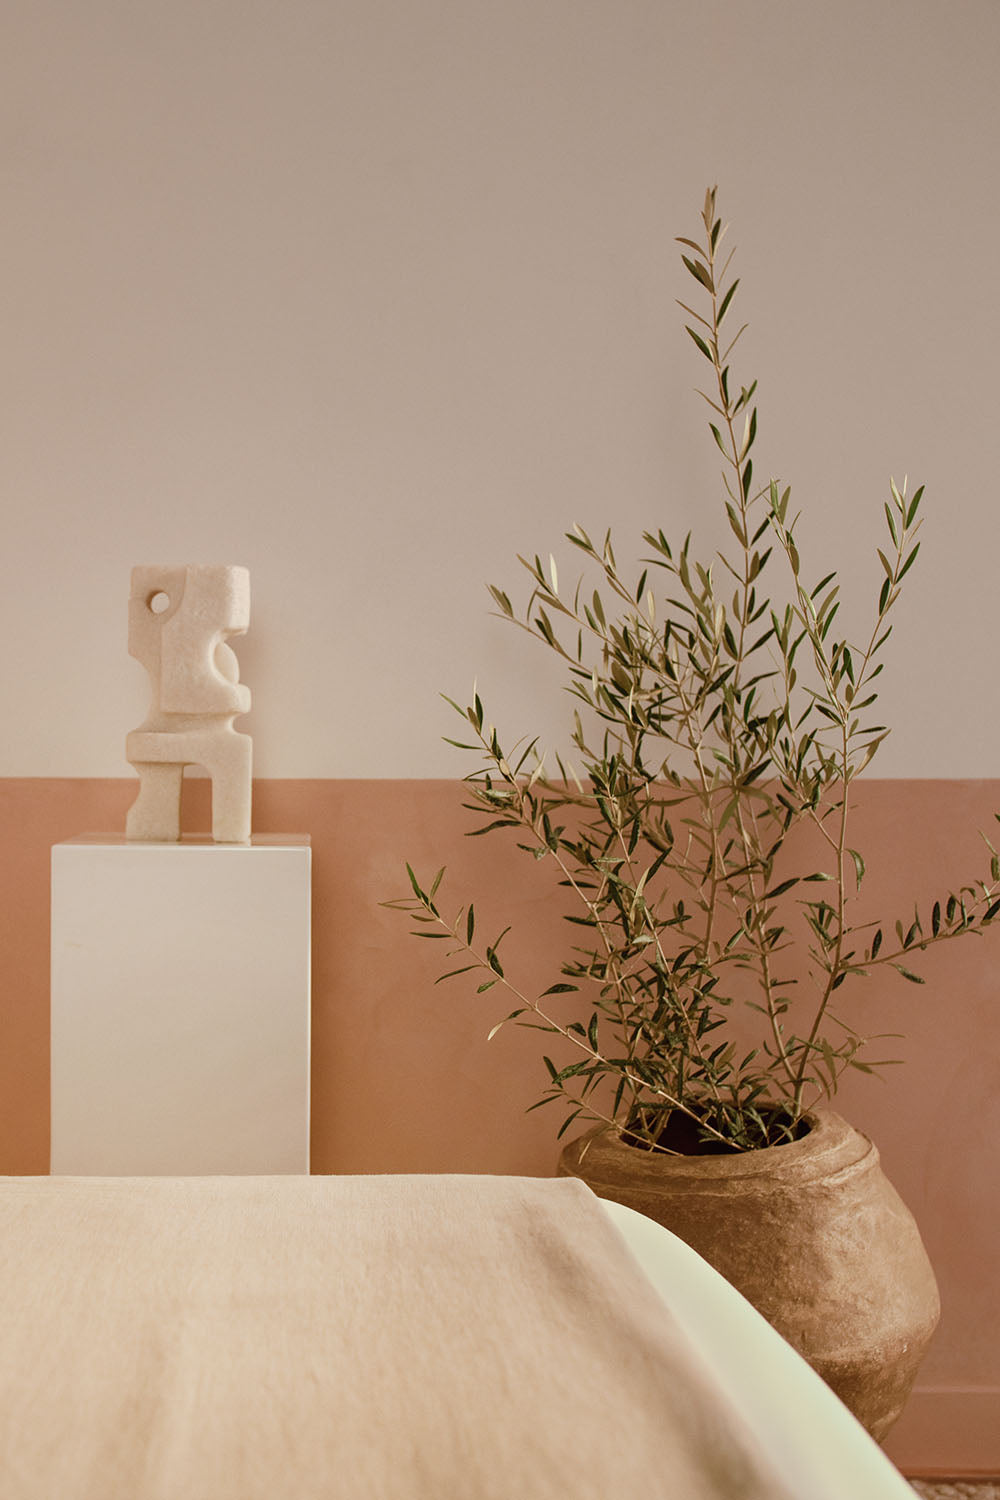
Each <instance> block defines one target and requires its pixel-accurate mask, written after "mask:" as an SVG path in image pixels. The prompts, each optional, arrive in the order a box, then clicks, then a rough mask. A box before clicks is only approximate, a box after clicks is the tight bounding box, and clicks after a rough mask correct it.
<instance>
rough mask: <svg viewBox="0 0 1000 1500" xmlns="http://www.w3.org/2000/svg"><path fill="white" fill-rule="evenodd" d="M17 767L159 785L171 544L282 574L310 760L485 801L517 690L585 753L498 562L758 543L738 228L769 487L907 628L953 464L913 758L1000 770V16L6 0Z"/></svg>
mask: <svg viewBox="0 0 1000 1500" xmlns="http://www.w3.org/2000/svg"><path fill="white" fill-rule="evenodd" d="M0 27H2V40H0V70H2V76H0V114H2V121H3V125H2V182H3V186H2V193H3V203H4V214H3V230H2V234H0V257H2V278H0V296H2V299H3V355H2V359H0V370H2V382H3V385H2V406H0V411H2V426H3V440H2V445H0V474H2V483H0V497H2V498H0V506H2V517H3V524H2V531H0V629H2V637H3V640H4V643H5V644H4V650H3V652H2V657H0V703H2V704H3V710H4V719H3V732H2V736H0V740H2V743H0V774H3V775H9V776H47V775H68V776H90V775H98V776H100V775H118V774H123V773H127V769H128V768H127V767H126V766H125V764H124V761H123V741H124V735H125V732H126V730H128V729H129V728H131V727H133V725H134V724H135V723H137V722H138V720H139V719H140V718H141V717H142V714H143V712H144V708H145V701H146V692H145V684H144V681H143V675H142V672H141V669H140V668H139V667H138V666H137V665H136V664H135V663H133V662H131V661H130V660H129V659H128V657H127V656H126V654H125V632H126V618H125V604H126V598H127V593H128V573H129V569H130V567H131V565H132V564H133V563H136V562H158V561H206V562H210V561H222V562H238V563H242V564H245V565H246V566H247V567H249V568H250V570H251V574H252V578H253V592H254V604H253V624H252V631H251V635H250V636H249V637H247V638H246V640H245V642H244V643H243V644H242V646H241V650H240V658H241V662H242V667H243V677H244V680H245V681H247V682H248V683H249V684H250V686H251V687H252V689H253V692H254V696H255V706H254V710H253V713H252V715H251V716H250V717H248V718H247V719H246V720H244V721H242V722H243V725H244V727H247V728H249V729H252V731H253V733H254V736H255V741H256V752H257V760H256V769H257V771H258V773H259V774H261V775H265V776H348V777H349V776H452V775H457V774H461V773H462V772H463V771H464V770H467V769H469V767H468V766H467V765H466V764H465V762H464V761H463V759H462V757H461V756H459V755H458V753H457V752H455V751H452V750H450V749H449V748H448V747H447V746H445V745H442V744H441V741H440V736H441V735H443V734H450V733H454V732H455V730H456V728H457V727H460V726H457V721H456V722H455V723H453V718H454V716H453V715H452V713H451V711H450V710H448V709H447V708H446V707H445V706H444V705H443V704H442V703H441V701H440V699H439V697H438V694H439V692H441V691H446V692H449V693H450V694H452V695H453V696H458V697H462V696H463V695H465V694H466V693H467V692H468V691H469V690H470V689H471V686H472V682H473V679H474V678H475V677H478V681H479V685H480V689H481V691H482V692H483V695H484V697H485V698H486V699H487V706H488V709H489V710H490V713H491V716H493V717H495V718H496V719H497V720H498V722H499V723H500V724H501V725H502V726H503V727H504V729H505V731H509V732H510V734H511V737H514V736H516V734H518V733H520V732H521V731H522V730H531V731H532V732H535V731H536V730H538V729H541V730H543V731H544V732H545V733H546V734H547V735H549V736H556V735H557V733H558V726H559V725H560V724H561V723H562V719H561V717H560V714H559V713H557V712H556V709H558V707H559V704H558V700H557V701H556V705H555V708H554V707H553V706H552V704H550V703H549V702H547V699H548V698H550V697H551V696H552V695H551V687H552V685H553V681H554V678H553V674H552V672H551V670H549V667H548V663H547V662H546V659H545V653H544V651H543V650H541V648H533V647H532V645H531V643H530V642H529V641H528V640H527V639H526V638H525V637H523V636H522V635H521V634H520V633H519V632H515V631H512V630H511V629H510V628H509V627H507V628H505V627H504V626H503V625H501V624H500V623H499V622H497V621H496V620H495V619H493V618H491V616H490V601H489V599H488V596H487V594H486V590H485V583H486V582H487V581H492V582H497V583H500V584H502V585H503V586H505V587H507V588H508V589H509V590H510V591H512V592H514V591H517V590H520V591H521V592H522V593H523V592H524V590H523V588H522V586H521V584H520V583H519V577H518V575H519V569H518V567H517V564H516V562H515V560H514V557H515V554H516V553H517V552H518V551H521V552H525V551H527V552H535V551H538V552H541V553H542V554H543V555H547V554H548V552H549V551H550V550H551V551H554V552H555V553H556V556H557V558H558V559H560V560H562V563H563V566H562V572H563V574H564V576H567V575H569V574H571V572H572V570H573V559H572V557H571V556H567V549H566V548H565V546H563V547H560V546H559V545H558V542H559V538H560V537H561V536H562V533H563V532H564V531H565V530H566V529H567V528H568V527H569V526H570V525H571V524H572V523H573V522H574V521H579V522H580V523H582V524H583V525H584V526H587V527H588V528H591V529H593V530H595V531H603V529H604V528H605V527H606V526H607V525H609V524H610V525H612V526H613V527H614V532H615V536H616V538H617V542H618V550H619V554H620V555H621V556H622V557H629V556H632V555H638V554H639V553H640V551H641V543H640V541H639V537H640V533H641V531H642V530H643V529H644V528H645V527H649V526H651V525H652V526H659V525H662V526H664V528H665V529H667V530H668V531H674V532H677V533H678V534H680V533H683V532H684V531H685V530H687V529H688V528H689V527H692V526H693V527H694V528H695V529H696V532H697V534H698V535H699V536H701V537H702V538H704V539H705V545H706V547H707V546H711V545H713V544H714V542H715V541H716V540H721V536H722V534H721V532H720V531H719V529H718V525H717V520H716V515H717V510H718V501H717V495H718V488H719V487H718V482H717V477H716V473H717V466H716V464H715V462H714V459H713V448H712V443H711V438H710V437H708V436H707V432H706V429H705V426H704V415H705V414H706V409H705V408H704V407H703V405H702V403H701V402H700V401H699V399H698V397H697V396H695V395H694V394H693V393H692V387H693V385H694V384H695V383H696V382H697V380H698V379H699V378H700V375H701V372H700V370H699V369H698V365H699V363H700V361H699V358H698V356H697V354H696V352H695V351H694V350H693V347H692V346H691V345H690V343H689V341H688V340H687V338H686V336H685V334H684V333H683V330H682V326H681V315H680V314H679V312H678V310H677V308H676V307H675V305H674V298H675V297H677V296H679V295H681V296H685V297H687V295H688V292H687V286H686V285H685V282H686V280H687V278H686V276H685V273H684V272H683V271H682V270H681V269H679V265H678V262H677V258H676V247H675V246H674V245H673V243H672V237H673V236H674V235H675V234H691V233H693V231H694V230H695V228H696V226H697V220H698V211H699V208H700V204H701V199H702V194H703V192H704V188H705V186H706V184H707V183H709V182H716V181H717V182H718V183H719V185H720V206H721V209H722V212H723V214H724V216H725V217H726V218H728V219H730V220H731V221H732V223H733V229H732V231H731V234H732V238H733V241H734V242H735V243H736V244H737V245H738V247H739V248H738V266H739V272H740V274H741V275H742V277H743V278H744V280H743V286H742V289H741V295H742V304H743V305H742V311H743V316H744V317H745V318H747V319H749V321H750V325H751V326H750V329H749V331H748V333H747V334H746V335H745V338H744V347H743V360H742V364H740V365H738V366H737V373H738V374H739V376H740V377H741V378H743V379H748V378H751V377H752V376H753V375H757V376H759V378H760V382H761V385H760V437H759V439H758V445H757V449H756V460H757V461H756V467H757V470H758V472H759V473H766V472H773V473H775V474H777V475H780V476H781V477H782V479H783V480H784V481H785V482H789V483H791V484H792V486H793V493H794V494H795V496H796V498H797V500H798V501H799V502H800V503H801V504H802V505H803V506H804V507H805V508H806V510H807V516H806V518H805V520H804V522H803V531H802V535H803V539H804V542H803V551H804V553H805V554H806V558H807V561H806V567H807V569H808V571H810V572H811V573H812V574H813V576H815V577H818V576H819V575H820V574H821V573H823V572H826V571H828V570H829V568H831V567H834V566H839V567H841V568H842V569H844V570H845V572H849V573H850V575H851V576H850V579H849V580H845V605H844V613H845V615H846V616H847V618H848V619H849V620H851V619H854V620H857V621H858V625H857V634H860V633H861V631H862V630H863V629H864V628H865V627H866V625H867V623H868V620H869V612H868V604H869V600H870V599H871V598H872V597H873V596H874V593H875V592H876V590H877V586H878V582H879V579H880V571H879V567H878V563H877V561H875V552H874V549H875V546H876V545H880V544H881V542H882V530H883V522H882V518H881V507H882V501H883V499H884V498H885V496H886V494H887V485H888V477H889V475H890V474H895V475H896V476H897V477H899V478H901V477H902V475H903V473H904V472H905V471H909V473H910V476H911V487H912V484H913V483H915V482H920V481H923V482H926V484H927V486H928V499H927V502H926V510H927V521H926V524H925V529H924V547H923V552H922V557H921V560H920V563H919V564H918V566H917V568H916V569H915V570H914V572H913V573H912V574H911V575H910V579H909V580H908V582H909V581H911V580H912V582H911V587H910V589H909V591H908V595H907V597H906V598H905V600H904V602H903V605H902V607H901V610H900V613H899V617H898V624H897V628H896V632H895V635H894V637H893V641H892V643H891V650H892V655H891V666H892V670H891V673H890V672H889V671H887V672H886V686H885V690H884V696H883V708H884V713H885V715H886V716H887V722H889V723H891V724H893V725H894V733H893V735H892V737H891V738H890V740H889V741H888V743H887V744H886V746H885V747H884V749H883V752H882V754H881V755H880V758H879V760H878V761H877V762H876V764H875V769H877V770H878V771H879V773H880V774H882V775H895V776H973V777H976V776H996V775H1000V750H998V743H1000V736H998V733H997V731H998V728H1000V711H998V709H997V707H996V706H995V705H996V700H995V696H994V694H993V682H994V680H995V665H994V664H995V644H994V639H995V633H996V632H995V612H996V606H995V599H996V590H995V585H994V572H995V567H996V554H997V542H998V540H1000V526H998V522H997V497H996V477H995V464H994V461H993V452H994V448H995V441H994V433H995V427H996V413H995V409H994V403H995V394H994V360H995V350H996V347H997V344H998V336H1000V292H998V278H997V277H996V275H995V274H994V262H995V259H996V246H997V244H998V243H1000V200H998V194H997V190H996V181H997V154H998V153H997V148H998V144H1000V141H998V132H1000V127H998V122H997V115H996V108H995V84H996V76H997V70H998V63H1000V6H997V5H996V4H995V3H994V0H964V3H962V4H961V5H957V6H954V5H951V6H949V5H945V4H943V3H931V0H892V3H884V0H847V3H841V4H838V5H836V6H831V5H827V4H818V3H810V0H774V3H761V4H758V5H746V4H742V3H736V0H699V3H697V4H694V3H688V4H680V3H672V0H504V3H502V4H488V3H485V0H480V3H460V0H395V3H378V0H324V3H318V0H312V3H311V0H273V3H263V0H171V3H170V4H169V5H164V4H154V3H152V0H138V3H137V0H79V3H77V0H60V3H56V0H2V3H0Z"/></svg>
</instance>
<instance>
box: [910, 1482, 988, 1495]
mask: <svg viewBox="0 0 1000 1500" xmlns="http://www.w3.org/2000/svg"><path fill="white" fill-rule="evenodd" d="M911 1483H912V1485H913V1488H914V1489H915V1490H916V1492H917V1494H918V1495H920V1496H922V1497H923V1500H1000V1481H998V1480H995V1479H978V1480H975V1479H955V1480H951V1481H947V1482H946V1481H945V1480H942V1479H914V1480H912V1481H911Z"/></svg>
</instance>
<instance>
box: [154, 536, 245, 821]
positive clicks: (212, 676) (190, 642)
mask: <svg viewBox="0 0 1000 1500" xmlns="http://www.w3.org/2000/svg"><path fill="white" fill-rule="evenodd" d="M249 623H250V575H249V573H248V572H247V570H246V568H232V567H206V566H201V565H195V564H189V565H188V566H187V567H173V568H172V567H141V568H133V569H132V588H131V594H130V596H129V606H128V649H129V655H130V656H134V657H135V658H136V660H137V661H139V662H141V663H142V665H143V666H144V667H145V668H146V670H147V671H148V673H149V676H150V679H151V682H152V689H153V701H152V705H151V707H150V711H149V715H148V717H147V718H146V721H145V723H143V724H140V726H139V728H138V729H134V730H133V731H132V733H131V734H130V735H128V737H127V739H126V741H125V756H126V759H127V760H128V761H129V762H130V763H131V764H132V765H133V766H134V767H135V769H136V770H137V771H138V773H139V795H138V797H137V798H136V800H135V802H134V803H133V805H132V806H131V807H130V808H129V812H128V818H127V820H126V824H125V834H126V837H127V838H130V839H151V840H152V839H155V840H175V839H179V838H180V810H181V782H182V778H183V775H184V767H185V766H189V765H198V766H203V767H204V769H205V770H206V771H207V772H208V774H209V776H210V777H211V779H212V837H213V839H214V840H215V842H216V843H219V844H246V843H249V841H250V797H251V755H252V748H253V743H252V741H251V738H250V736H249V735H248V734H239V733H237V731H236V730H235V729H234V728H233V720H234V719H235V718H236V717H237V715H238V714H245V713H246V712H247V710H248V709H249V707H250V689H249V688H248V687H245V686H244V685H243V684H242V683H241V682H240V680H239V677H240V668H239V663H238V661H237V660H236V654H235V652H234V651H233V650H232V649H231V648H230V647H229V646H228V645H227V644H226V640H227V638H228V637H229V636H233V635H242V634H243V632H244V631H245V630H246V628H247V626H248V625H249Z"/></svg>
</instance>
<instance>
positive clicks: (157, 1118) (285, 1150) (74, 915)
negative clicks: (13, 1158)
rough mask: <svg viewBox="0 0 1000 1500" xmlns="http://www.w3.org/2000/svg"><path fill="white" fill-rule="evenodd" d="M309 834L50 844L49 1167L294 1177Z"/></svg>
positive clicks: (302, 1085) (305, 1134)
mask: <svg viewBox="0 0 1000 1500" xmlns="http://www.w3.org/2000/svg"><path fill="white" fill-rule="evenodd" d="M310 864H311V850H310V848H309V840H308V838H305V837H300V836H297V835H289V836H268V835H257V836H255V837H254V839H253V840H252V842H251V843H250V844H249V845H231V844H229V845H227V844H216V843H213V842H212V841H211V840H209V839H207V838H202V837H185V838H184V839H183V840H182V841H181V842H180V843H176V844H175V843H170V844H158V843H131V842H128V841H127V840H126V839H124V838H121V837H118V836H116V835H100V834H98V835H94V834H88V835H84V836H83V837H80V838H75V839H70V840H68V841H67V842H66V843H62V844H56V845H55V846H54V847H53V850H52V1053H51V1056H52V1146H51V1170H52V1172H53V1173H58V1174H68V1175H86V1176H131V1175H137V1176H158V1175H166V1176H175V1175H176V1176H198V1175H228V1174H243V1173H250V1174H255V1175H268V1174H272V1173H284V1172H308V1171H309V1034H310V957H309V945H310Z"/></svg>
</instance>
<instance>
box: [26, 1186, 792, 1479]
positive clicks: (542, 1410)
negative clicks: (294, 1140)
mask: <svg viewBox="0 0 1000 1500" xmlns="http://www.w3.org/2000/svg"><path fill="white" fill-rule="evenodd" d="M0 1496H2V1497H3V1500H286V1497H287V1500H313V1497H316V1500H320V1497H322V1500H557V1497H558V1500H619V1497H620V1500H639V1497H642V1500H790V1492H789V1491H788V1490H787V1489H786V1488H785V1486H784V1484H783V1481H782V1479H781V1477H780V1476H779V1475H778V1474H777V1473H775V1472H773V1471H772V1469H771V1467H770V1463H769V1460H768V1457H767V1455H766V1454H764V1453H762V1452H760V1451H758V1450H757V1447H756V1443H755V1440H754V1438H753V1436H752V1435H751V1434H750V1433H749V1431H748V1430H747V1428H746V1426H745V1425H744V1423H743V1420H742V1419H741V1418H740V1417H739V1416H738V1414H736V1413H735V1412H734V1411H733V1410H732V1409H731V1408H730V1407H729V1405H728V1403H727V1401H726V1400H725V1398H723V1397H722V1396H721V1395H720V1393H719V1391H718V1390H717V1389H716V1388H715V1387H714V1385H713V1381H712V1377H711V1375H710V1374H709V1373H708V1371H707V1367H706V1366H705V1365H704V1363H703V1362H702V1360H701V1359H700V1358H699V1356H698V1354H697V1353H696V1351H694V1350H693V1349H692V1347H691V1345H690V1344H689V1343H688V1341H687V1336H686V1335H684V1334H683V1333H681V1331H680V1330H679V1328H678V1327H677V1326H676V1324H675V1323H674V1321H673V1319H672V1317H671V1315H670V1313H669V1311H668V1309H667V1308H666V1307H665V1306H664V1304H663V1302H662V1300H661V1299H660V1298H659V1297H658V1296H657V1295H656V1293H655V1292H654V1291H653V1289H652V1287H651V1286H650V1285H649V1283H648V1282H647V1280H646V1279H645V1277H644V1276H643V1274H642V1272H641V1271H640V1270H639V1269H638V1267H637V1266H636V1264H635V1262H634V1261H633V1260H632V1258H631V1256H630V1254H629V1252H628V1251H627V1250H626V1248H625V1245H624V1242H623V1241H622V1240H621V1238H620V1236H619V1234H618V1232H617V1230H615V1228H614V1227H613V1225H612V1224H611V1223H610V1222H609V1221H608V1219H607V1217H606V1215H605V1214H604V1213H603V1211H602V1209H601V1206H600V1204H599V1203H598V1201H597V1200H596V1199H595V1198H594V1197H593V1196H592V1195H591V1193H590V1192H589V1190H588V1189H587V1188H586V1187H585V1186H584V1185H583V1184H582V1183H580V1182H578V1181H576V1180H573V1179H562V1180H557V1181H550V1180H543V1179H534V1178H505V1177H465V1176H442V1177H435V1176H414V1177H391V1176H390V1177H266V1178H261V1177H256V1178H254V1177H227V1178H162V1177H161V1178H8V1179H6V1180H3V1182H2V1183H0ZM799 1500H801V1497H799Z"/></svg>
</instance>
